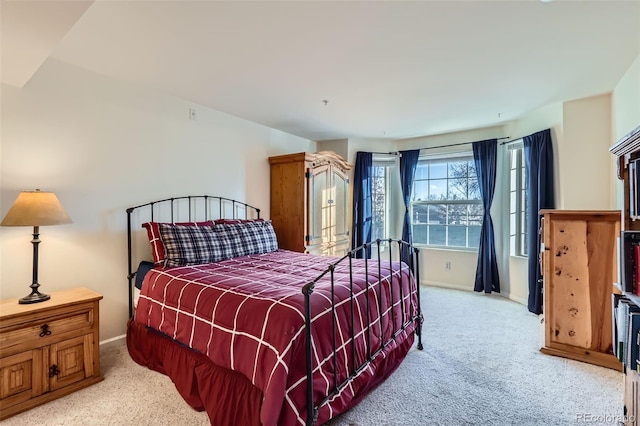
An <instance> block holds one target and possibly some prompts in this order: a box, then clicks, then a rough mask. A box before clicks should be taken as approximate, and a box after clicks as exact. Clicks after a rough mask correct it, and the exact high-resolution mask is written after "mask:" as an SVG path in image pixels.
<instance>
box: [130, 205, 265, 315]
mask: <svg viewBox="0 0 640 426" xmlns="http://www.w3.org/2000/svg"><path fill="white" fill-rule="evenodd" d="M138 209H142V210H143V211H147V212H148V213H149V215H148V216H147V218H148V220H144V222H147V221H149V222H153V221H154V216H158V215H160V214H161V215H162V216H161V218H159V219H158V220H159V221H160V220H161V221H164V222H171V223H173V222H196V221H205V220H213V219H258V218H260V209H259V208H257V207H254V206H251V205H249V204H247V203H243V202H241V201H237V200H232V199H230V198H225V197H216V196H211V195H186V196H183V197H172V198H165V199H163V200H156V201H151V202H148V203H145V204H140V205H139V206H135V207H129V208H128V209H127V210H126V211H127V261H128V274H127V278H128V280H129V318H131V317H132V316H133V280H134V278H135V276H136V271H134V270H133V253H132V217H133V214H134V211H135V210H138ZM139 211H140V210H139ZM142 223H143V221H140V223H138V225H142Z"/></svg>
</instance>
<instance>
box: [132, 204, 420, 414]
mask: <svg viewBox="0 0 640 426" xmlns="http://www.w3.org/2000/svg"><path fill="white" fill-rule="evenodd" d="M213 217H215V218H216V219H212V218H213ZM127 225H128V232H127V242H128V267H129V275H128V289H129V310H130V319H129V321H128V325H127V347H128V350H129V353H130V354H131V357H132V359H133V360H134V361H136V362H137V363H138V364H141V365H144V366H146V367H148V368H150V369H152V370H155V371H158V372H161V373H163V374H166V375H167V376H169V377H170V378H171V380H172V381H173V382H174V384H175V386H176V389H177V390H178V392H179V393H180V395H181V396H182V397H183V398H184V399H185V401H186V402H187V403H188V404H189V405H190V406H191V407H193V408H194V409H196V410H206V412H207V414H208V415H209V419H210V421H211V424H215V425H225V424H243V425H259V424H262V425H294V424H307V425H311V424H323V423H325V422H327V421H328V420H329V419H331V418H333V417H335V416H337V415H338V414H340V413H342V412H344V411H346V410H348V409H349V408H350V407H352V406H354V405H355V404H357V403H358V402H359V401H360V400H361V399H362V398H363V397H364V396H366V395H367V394H368V393H369V392H370V391H371V390H372V389H374V388H375V387H376V386H377V385H379V384H380V383H381V382H383V381H384V380H385V379H386V378H387V377H388V376H389V375H390V374H391V373H392V372H393V371H394V370H395V369H396V368H397V367H398V366H399V365H400V363H401V362H402V360H403V359H404V358H405V356H406V355H407V353H408V352H409V350H410V349H411V348H412V347H413V345H414V339H415V337H417V340H418V342H417V345H416V346H417V348H418V349H422V341H421V328H422V321H423V317H422V312H421V309H420V304H419V300H420V299H419V297H420V295H419V286H418V285H417V282H418V281H419V270H418V262H417V256H418V251H417V250H416V249H414V248H413V247H411V246H409V245H408V244H407V243H405V242H402V241H396V240H384V241H383V240H377V241H375V242H373V243H371V244H367V245H364V246H361V247H358V248H356V249H355V250H353V251H351V252H350V253H349V254H347V255H346V256H344V257H342V258H333V257H320V256H313V255H309V254H303V253H296V252H291V251H287V250H280V249H278V248H277V236H275V233H274V232H273V227H272V226H271V223H270V221H268V220H263V219H261V218H260V210H259V209H257V208H255V207H252V206H250V205H248V204H245V203H242V202H238V201H234V200H230V199H226V198H222V197H213V196H207V195H205V196H186V197H177V198H169V199H165V200H158V201H153V202H150V203H146V204H143V205H140V206H136V207H132V208H129V209H127ZM143 228H144V229H143ZM145 231H146V232H145ZM145 238H146V241H145ZM136 241H138V242H137V243H136ZM145 244H146V245H145ZM142 247H147V251H145V250H144V249H142ZM148 247H151V255H152V256H151V257H152V258H153V260H152V261H150V260H149V259H148V258H145V257H148V256H149V255H148V253H147V252H148ZM185 247H186V248H185ZM402 250H408V252H409V253H410V254H411V257H410V260H409V262H408V265H407V263H405V262H400V261H398V260H394V259H393V255H392V253H394V252H395V253H400V252H401V251H402ZM365 253H370V254H371V255H372V256H370V257H373V259H372V258H364V259H360V258H357V257H360V256H359V255H364V254H365ZM365 257H366V256H365ZM134 266H137V267H136V269H135V270H134ZM138 289H139V292H140V293H139V296H138V297H135V296H136V295H135V291H137V290H138Z"/></svg>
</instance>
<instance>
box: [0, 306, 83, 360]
mask: <svg viewBox="0 0 640 426" xmlns="http://www.w3.org/2000/svg"><path fill="white" fill-rule="evenodd" d="M93 322H94V312H93V309H90V308H87V309H82V310H77V311H73V312H65V313H63V314H60V315H55V316H49V317H44V318H36V319H35V320H34V321H33V322H30V323H28V324H24V326H21V325H22V324H20V325H16V326H15V327H16V328H15V329H13V330H11V329H5V330H3V331H2V334H1V336H0V351H1V352H2V354H3V356H5V355H7V354H8V353H10V352H11V353H15V352H22V351H24V350H29V349H34V348H37V347H40V346H45V345H48V344H50V343H51V341H52V340H58V339H59V338H60V337H61V336H62V335H65V338H68V337H73V335H82V334H84V333H85V331H84V330H85V329H86V328H90V327H92V326H93ZM12 328H13V327H12Z"/></svg>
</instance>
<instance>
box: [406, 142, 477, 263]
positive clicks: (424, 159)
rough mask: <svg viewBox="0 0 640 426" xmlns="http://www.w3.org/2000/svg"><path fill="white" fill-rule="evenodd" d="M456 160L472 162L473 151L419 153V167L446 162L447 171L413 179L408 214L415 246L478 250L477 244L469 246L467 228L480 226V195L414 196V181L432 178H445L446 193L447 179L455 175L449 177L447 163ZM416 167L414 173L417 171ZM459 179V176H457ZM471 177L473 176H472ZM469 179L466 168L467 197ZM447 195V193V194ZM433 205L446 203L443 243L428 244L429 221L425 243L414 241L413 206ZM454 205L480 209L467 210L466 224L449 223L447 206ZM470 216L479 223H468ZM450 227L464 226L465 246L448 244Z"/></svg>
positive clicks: (430, 179)
mask: <svg viewBox="0 0 640 426" xmlns="http://www.w3.org/2000/svg"><path fill="white" fill-rule="evenodd" d="M456 161H465V162H467V163H468V164H469V163H473V162H474V159H473V152H472V151H461V152H455V153H448V154H436V155H420V157H419V159H418V166H417V167H420V166H421V165H424V164H425V163H426V164H429V163H431V164H433V163H445V164H446V168H447V172H446V177H445V178H442V177H440V178H431V177H430V176H428V177H427V178H426V179H418V178H414V181H413V193H412V194H411V205H410V214H411V227H412V235H414V239H413V241H414V244H415V245H416V246H419V247H424V248H431V249H445V250H456V251H477V250H478V246H469V239H470V238H471V236H470V234H469V230H470V228H471V227H477V228H478V229H479V230H480V229H481V228H482V215H483V212H484V209H483V208H482V198H481V196H480V195H479V194H478V198H477V199H473V198H471V199H470V198H465V199H457V200H456V199H448V198H446V199H437V200H436V199H434V200H430V199H426V200H417V199H416V198H415V196H416V187H417V185H416V183H417V182H420V181H427V182H428V181H432V180H446V186H447V193H448V191H449V189H448V188H449V179H453V178H455V177H451V176H449V163H452V162H456ZM417 171H418V169H417V168H416V173H417ZM474 171H475V165H474ZM458 179H459V178H458ZM472 179H473V178H472ZM469 180H470V176H469V169H467V176H466V181H467V182H466V183H467V189H466V192H467V197H468V196H469ZM475 180H476V181H477V174H476V175H475ZM447 196H448V194H447ZM433 205H446V206H447V211H446V217H445V223H444V224H443V226H444V229H445V236H444V239H445V244H429V242H428V241H429V237H430V231H431V230H430V227H429V223H427V234H426V241H427V242H426V243H424V242H419V243H416V242H415V232H414V225H415V223H414V217H415V207H416V206H426V207H427V210H428V208H429V206H433ZM455 205H466V206H471V205H474V206H480V211H478V212H476V214H471V212H470V211H469V210H467V213H466V217H467V224H466V225H455V224H450V223H449V222H450V216H449V214H450V210H449V206H455ZM470 217H479V218H480V225H470V224H469V222H468V221H469V218H470ZM450 227H464V228H465V246H455V245H448V244H447V243H448V242H449V230H450ZM479 239H480V237H479V234H478V244H479Z"/></svg>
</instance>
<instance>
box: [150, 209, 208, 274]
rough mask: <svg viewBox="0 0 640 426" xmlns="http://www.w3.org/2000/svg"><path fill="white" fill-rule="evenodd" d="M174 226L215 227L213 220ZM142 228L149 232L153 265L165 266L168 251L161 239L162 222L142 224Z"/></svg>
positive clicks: (181, 223)
mask: <svg viewBox="0 0 640 426" xmlns="http://www.w3.org/2000/svg"><path fill="white" fill-rule="evenodd" d="M174 225H183V226H213V225H214V223H213V221H212V220H207V221H204V222H180V223H175V224H174ZM142 227H143V228H145V229H146V230H147V237H149V243H151V254H152V255H153V263H154V264H155V265H156V266H164V263H165V259H166V251H165V249H164V244H163V242H162V238H160V222H146V223H143V224H142Z"/></svg>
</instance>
